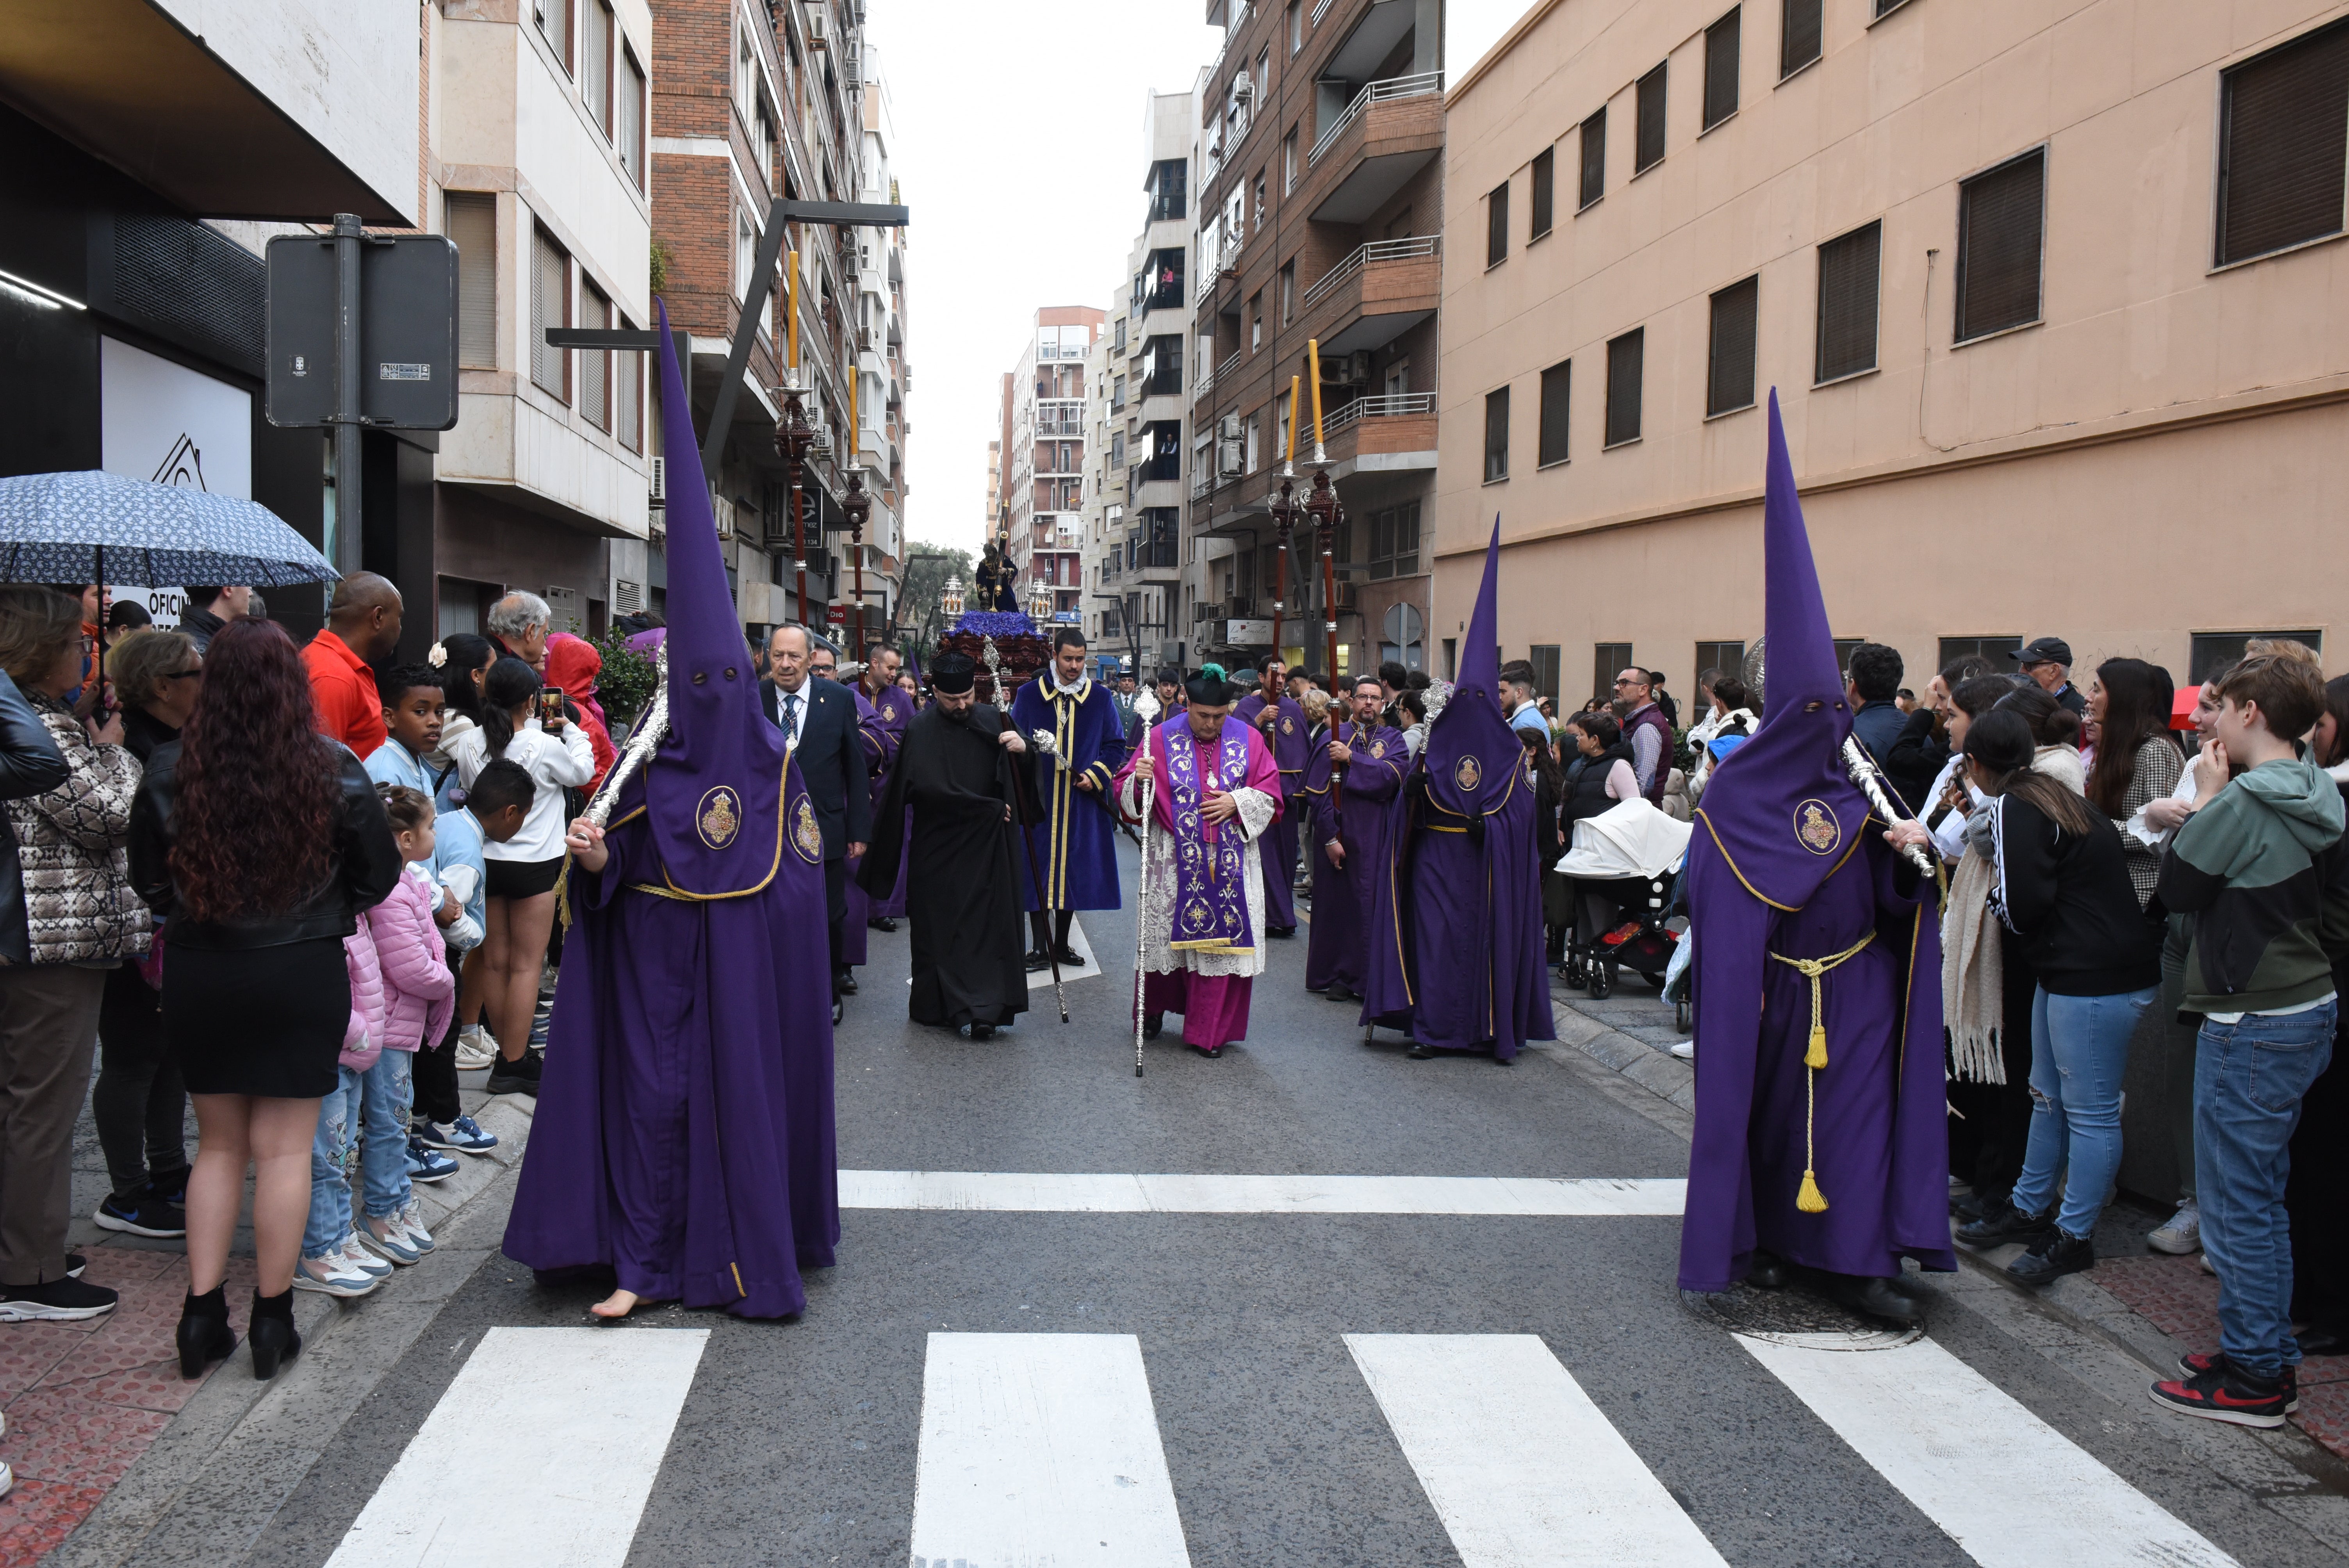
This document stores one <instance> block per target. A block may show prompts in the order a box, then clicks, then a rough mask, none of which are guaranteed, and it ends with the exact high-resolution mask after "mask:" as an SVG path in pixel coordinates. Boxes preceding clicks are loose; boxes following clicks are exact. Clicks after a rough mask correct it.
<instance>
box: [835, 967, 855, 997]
mask: <svg viewBox="0 0 2349 1568" xmlns="http://www.w3.org/2000/svg"><path fill="white" fill-rule="evenodd" d="M832 991H833V995H835V996H854V995H856V971H854V969H843V970H842V971H841V972H840V975H839V977H838V978H837V979H835V980H833V983H832Z"/></svg>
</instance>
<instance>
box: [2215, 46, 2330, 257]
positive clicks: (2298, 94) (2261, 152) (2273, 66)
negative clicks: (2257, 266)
mask: <svg viewBox="0 0 2349 1568" xmlns="http://www.w3.org/2000/svg"><path fill="white" fill-rule="evenodd" d="M2220 84H2221V86H2220V99H2219V264H2220V266H2225V265H2227V264H2229V263H2232V262H2242V261H2249V260H2250V259H2251V258H2252V257H2253V256H2264V255H2270V254H2272V253H2274V252H2277V251H2281V250H2283V249H2285V248H2287V247H2289V246H2292V245H2298V244H2304V243H2306V242H2308V241H2310V240H2321V239H2323V238H2324V237H2325V236H2327V235H2330V234H2337V233H2340V232H2341V231H2342V180H2343V174H2344V165H2349V22H2336V23H2334V24H2333V26H2330V27H2326V28H2324V29H2323V30H2322V31H2319V32H2314V33H2310V34H2307V35H2305V36H2302V37H2299V38H2295V39H2293V40H2292V42H2291V43H2289V44H2286V45H2284V46H2282V47H2281V48H2276V49H2271V50H2269V51H2268V52H2267V53H2266V54H2264V55H2261V56H2260V57H2258V58H2257V59H2254V60H2248V61H2246V62H2244V63H2243V64H2242V65H2240V66H2237V67H2235V68H2234V69H2233V70H2231V71H2229V72H2227V73H2225V75H2224V76H2222V77H2220Z"/></svg>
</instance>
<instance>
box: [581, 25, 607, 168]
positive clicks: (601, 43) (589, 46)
mask: <svg viewBox="0 0 2349 1568" xmlns="http://www.w3.org/2000/svg"><path fill="white" fill-rule="evenodd" d="M586 5H587V37H586V40H585V42H586V47H585V49H583V50H581V51H580V55H579V64H580V66H581V67H582V68H581V71H580V77H579V97H580V98H581V100H582V101H584V102H585V104H586V105H587V114H588V117H589V118H590V119H594V120H595V129H598V130H600V131H602V132H603V133H604V134H605V136H607V137H608V136H610V135H611V134H612V8H611V7H610V6H609V5H605V4H604V0H586Z"/></svg>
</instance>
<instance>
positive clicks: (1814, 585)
mask: <svg viewBox="0 0 2349 1568" xmlns="http://www.w3.org/2000/svg"><path fill="white" fill-rule="evenodd" d="M1769 436H1770V448H1769V468H1768V472H1767V482H1766V484H1765V487H1764V497H1765V499H1764V508H1763V543H1764V551H1763V559H1764V600H1765V603H1766V621H1767V626H1768V631H1767V638H1768V643H1767V646H1768V650H1769V654H1768V665H1767V673H1768V682H1767V690H1766V693H1765V701H1766V706H1765V707H1764V716H1763V721H1762V727H1761V728H1760V729H1758V730H1757V731H1755V733H1754V736H1753V738H1751V739H1749V740H1747V741H1746V742H1745V743H1744V745H1743V746H1741V747H1739V748H1737V749H1736V750H1735V751H1733V752H1732V753H1730V754H1729V756H1728V757H1726V758H1723V760H1722V761H1721V763H1720V764H1719V765H1718V766H1717V767H1715V768H1714V769H1713V779H1712V782H1711V783H1709V784H1707V785H1706V787H1705V792H1704V804H1703V806H1702V808H1701V809H1700V810H1698V812H1697V823H1696V836H1695V837H1694V839H1692V841H1691V842H1690V845H1689V858H1688V872H1687V876H1688V888H1689V912H1690V920H1691V930H1690V939H1691V940H1692V942H1693V943H1694V944H1695V948H1694V951H1693V953H1692V965H1693V968H1694V976H1693V981H1692V985H1693V996H1694V1002H1695V1009H1696V1038H1697V1070H1696V1133H1695V1138H1694V1140H1693V1143H1692V1149H1691V1151H1690V1157H1689V1185H1688V1202H1687V1208H1686V1214H1685V1217H1684V1219H1683V1220H1682V1225H1681V1268H1680V1283H1681V1288H1682V1289H1683V1290H1695V1291H1719V1290H1726V1289H1727V1288H1728V1287H1729V1286H1730V1285H1731V1284H1733V1283H1734V1282H1736V1281H1738V1280H1741V1279H1743V1278H1744V1277H1745V1275H1746V1274H1747V1272H1748V1271H1749V1270H1750V1269H1751V1268H1752V1266H1753V1261H1754V1251H1755V1249H1756V1248H1761V1249H1764V1250H1766V1251H1768V1252H1770V1253H1775V1254H1776V1255H1777V1256H1779V1257H1781V1258H1784V1259H1786V1260H1789V1261H1791V1262H1794V1263H1797V1264H1807V1265H1809V1266H1811V1267H1813V1268H1818V1269H1826V1270H1828V1271H1831V1272H1833V1273H1836V1274H1853V1275H1863V1276H1864V1275H1874V1276H1878V1277H1889V1276H1890V1275H1892V1274H1898V1273H1899V1269H1900V1260H1901V1259H1902V1258H1903V1257H1912V1258H1915V1259H1916V1260H1917V1261H1918V1262H1919V1263H1920V1264H1923V1265H1924V1266H1925V1267H1927V1268H1930V1269H1939V1270H1950V1269H1954V1268H1955V1267H1956V1266H1957V1260H1956V1256H1955V1254H1954V1253H1952V1251H1951V1245H1950V1215H1949V1192H1948V1181H1949V1123H1948V1119H1947V1116H1946V1113H1945V1109H1944V1107H1945V1103H1946V1102H1945V1099H1944V1095H1943V1083H1942V1070H1941V989H1940V973H1941V959H1940V953H1941V949H1940V930H1939V927H1938V924H1937V923H1936V921H1935V918H1934V912H1933V903H1932V899H1931V897H1930V894H1931V892H1932V889H1931V887H1930V883H1928V882H1926V879H1925V878H1924V877H1922V876H1921V875H1920V873H1919V872H1917V871H1916V869H1915V868H1914V867H1913V866H1911V865H1909V863H1908V862H1907V861H1903V860H1900V859H1899V857H1897V856H1896V855H1895V854H1893V852H1892V851H1891V850H1890V848H1889V846H1888V845H1887V844H1886V843H1885V841H1884V837H1883V831H1884V825H1883V824H1882V823H1881V822H1878V821H1876V820H1872V819H1871V818H1870V816H1869V815H1868V800H1867V798H1866V797H1865V796H1864V795H1862V794H1861V792H1860V791H1859V789H1857V786H1855V785H1854V784H1853V783H1852V781H1851V779H1850V778H1849V776H1848V775H1847V773H1846V772H1845V770H1844V767H1843V764H1842V762H1841V759H1840V753H1841V749H1842V747H1843V743H1844V740H1845V738H1846V737H1847V736H1848V735H1849V734H1850V733H1851V714H1850V711H1849V708H1848V707H1847V703H1846V700H1845V691H1844V680H1843V676H1842V673H1841V671H1840V669H1839V668H1838V666H1837V660H1836V656H1835V646H1834V644H1833V642H1832V641H1831V639H1830V638H1829V635H1828V632H1827V618H1826V603H1825V601H1824V599H1823V598H1822V596H1821V594H1820V593H1819V585H1818V577H1817V573H1816V570H1815V568H1814V566H1813V564H1812V560H1811V549H1810V540H1809V536H1808V535H1807V533H1806V531H1804V528H1803V516H1802V510H1801V506H1800V504H1799V502H1798V501H1797V500H1796V498H1795V478H1794V469H1793V465H1792V463H1791V462H1790V461H1789V460H1788V459H1787V454H1786V446H1785V431H1784V429H1783V428H1782V427H1781V425H1780V423H1779V418H1778V400H1777V396H1776V394H1775V392H1774V393H1773V394H1772V395H1771V398H1770V430H1769ZM1863 942H1864V943H1865V945H1861V944H1862V943H1863ZM1847 954H1848V956H1845V955H1847ZM1838 958H1839V959H1841V962H1838V963H1836V964H1835V965H1834V967H1832V968H1829V969H1827V970H1826V971H1825V972H1824V973H1823V974H1822V975H1820V976H1819V978H1818V985H1817V991H1816V997H1817V1002H1818V1006H1819V1008H1820V1013H1821V1026H1822V1027H1823V1029H1824V1038H1823V1039H1821V1040H1819V1041H1818V1042H1817V1044H1818V1046H1820V1047H1823V1049H1824V1054H1825V1062H1826V1065H1825V1066H1824V1067H1817V1066H1815V1065H1806V1064H1815V1063H1816V1060H1817V1057H1816V1054H1814V1052H1813V1048H1812V1047H1813V1039H1812V1007H1813V996H1814V992H1813V987H1812V983H1811V981H1810V980H1809V979H1807V978H1806V977H1805V976H1804V975H1802V974H1801V972H1799V971H1798V970H1796V969H1795V968H1794V967H1793V966H1792V965H1789V964H1787V963H1785V962H1784V961H1785V960H1786V959H1804V960H1820V961H1824V960H1835V959H1838Z"/></svg>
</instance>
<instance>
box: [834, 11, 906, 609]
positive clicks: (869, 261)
mask: <svg viewBox="0 0 2349 1568" xmlns="http://www.w3.org/2000/svg"><path fill="white" fill-rule="evenodd" d="M857 65H858V75H859V77H860V78H861V80H862V84H863V89H864V90H863V105H862V107H863V110H864V155H863V160H862V162H861V164H860V166H859V169H858V178H859V180H860V181H861V184H860V186H859V194H858V196H857V200H858V201H865V202H872V203H876V204H878V203H888V204H890V205H893V206H894V205H897V204H899V203H901V202H902V201H903V200H904V197H905V192H904V191H903V190H902V189H901V188H900V187H899V185H898V182H897V176H896V173H895V169H894V167H893V165H892V164H891V162H890V152H891V150H892V149H893V148H894V147H895V144H896V137H897V132H896V128H895V123H894V122H893V120H892V119H891V116H890V106H889V85H888V78H887V75H886V73H885V71H884V69H883V67H882V60H881V50H880V49H879V48H878V47H877V46H874V45H873V44H871V43H869V42H868V43H866V44H864V46H862V47H861V48H860V49H859V50H858V52H857ZM907 239H908V231H906V230H905V229H886V228H874V227H864V228H860V229H859V230H858V231H857V233H856V246H857V273H856V292H857V316H856V366H857V369H856V374H857V376H858V377H859V380H858V382H857V397H856V411H857V420H858V429H857V432H856V442H855V446H854V462H855V463H856V465H857V466H858V468H859V469H861V471H862V473H863V476H864V488H865V490H867V492H868V493H870V494H871V495H872V497H873V513H872V516H871V518H870V519H869V520H868V521H866V523H865V525H864V542H863V544H862V545H861V546H860V545H859V544H858V543H857V542H856V540H855V539H854V536H851V537H850V538H849V539H848V540H847V549H848V561H849V571H848V573H847V574H846V576H845V577H844V579H843V583H844V585H845V586H846V588H847V590H848V593H849V594H850V598H851V602H852V603H854V602H855V600H854V595H855V594H857V593H859V592H862V593H863V595H864V598H863V601H862V602H863V603H864V626H865V630H866V634H867V635H868V636H874V635H877V634H878V629H879V628H881V627H883V626H886V625H890V624H894V623H895V621H897V620H898V619H900V618H901V617H900V615H899V614H898V609H899V606H898V602H897V601H898V595H899V594H900V593H902V592H903V591H904V588H905V540H906V534H905V490H906V485H905V442H906V439H907V437H908V436H909V435H910V434H911V432H912V428H913V426H912V421H911V420H910V419H909V418H907V407H906V405H907V394H908V392H909V390H910V388H911V387H912V384H913V367H912V365H911V362H910V361H909V360H908V358H907V350H906V336H907V325H906V323H907V315H906V291H907V288H908V286H909V285H908V283H907V277H906V274H907V270H908V269H907V257H906V245H907ZM860 551H861V552H862V555H861V559H860V555H859V552H860ZM859 573H862V578H861V582H862V587H861V589H860V587H859V582H860V578H859Z"/></svg>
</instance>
